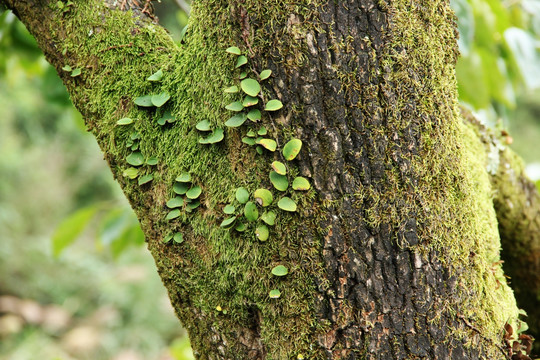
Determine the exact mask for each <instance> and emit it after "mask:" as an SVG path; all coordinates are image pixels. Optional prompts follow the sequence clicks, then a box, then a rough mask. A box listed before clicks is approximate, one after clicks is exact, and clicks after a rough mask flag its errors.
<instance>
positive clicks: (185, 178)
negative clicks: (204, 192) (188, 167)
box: [174, 172, 191, 183]
mask: <svg viewBox="0 0 540 360" xmlns="http://www.w3.org/2000/svg"><path fill="white" fill-rule="evenodd" d="M174 180H175V181H178V182H181V183H188V182H191V175H190V174H189V173H187V172H183V173H181V174H180V175H178V176H177V177H176V179H174Z"/></svg>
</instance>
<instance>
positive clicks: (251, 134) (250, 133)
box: [246, 130, 257, 137]
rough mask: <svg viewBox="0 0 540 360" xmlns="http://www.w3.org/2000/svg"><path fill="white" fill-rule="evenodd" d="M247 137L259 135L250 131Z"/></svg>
mask: <svg viewBox="0 0 540 360" xmlns="http://www.w3.org/2000/svg"><path fill="white" fill-rule="evenodd" d="M246 135H247V136H249V137H255V136H257V134H256V133H255V131H253V130H249V131H248V132H247V134H246Z"/></svg>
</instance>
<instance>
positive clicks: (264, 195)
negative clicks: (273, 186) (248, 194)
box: [253, 189, 274, 207]
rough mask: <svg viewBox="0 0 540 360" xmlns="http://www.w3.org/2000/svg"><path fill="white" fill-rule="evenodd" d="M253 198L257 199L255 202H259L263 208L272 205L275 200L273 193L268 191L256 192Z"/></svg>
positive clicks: (258, 190)
mask: <svg viewBox="0 0 540 360" xmlns="http://www.w3.org/2000/svg"><path fill="white" fill-rule="evenodd" d="M253 197H254V198H255V201H257V203H258V204H259V205H261V206H263V207H266V206H268V205H270V204H271V203H272V200H273V199H274V197H273V196H272V193H271V192H270V191H269V190H267V189H257V190H255V193H254V194H253Z"/></svg>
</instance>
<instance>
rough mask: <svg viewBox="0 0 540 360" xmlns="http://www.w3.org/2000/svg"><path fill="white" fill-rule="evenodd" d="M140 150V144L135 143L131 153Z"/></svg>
mask: <svg viewBox="0 0 540 360" xmlns="http://www.w3.org/2000/svg"><path fill="white" fill-rule="evenodd" d="M137 150H139V143H135V144H133V146H132V147H131V151H137Z"/></svg>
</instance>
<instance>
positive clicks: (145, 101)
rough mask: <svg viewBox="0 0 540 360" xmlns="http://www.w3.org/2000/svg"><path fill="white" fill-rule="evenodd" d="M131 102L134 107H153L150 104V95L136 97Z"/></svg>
mask: <svg viewBox="0 0 540 360" xmlns="http://www.w3.org/2000/svg"><path fill="white" fill-rule="evenodd" d="M133 102H134V103H135V104H136V105H139V106H144V107H150V106H154V105H153V104H152V95H144V96H139V97H136V98H135V99H134V100H133Z"/></svg>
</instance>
